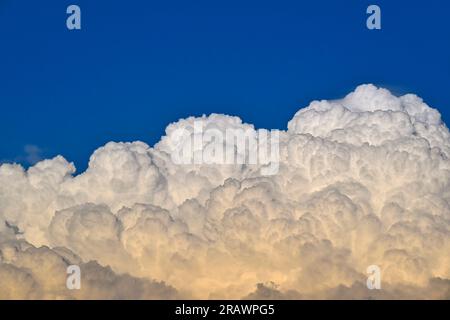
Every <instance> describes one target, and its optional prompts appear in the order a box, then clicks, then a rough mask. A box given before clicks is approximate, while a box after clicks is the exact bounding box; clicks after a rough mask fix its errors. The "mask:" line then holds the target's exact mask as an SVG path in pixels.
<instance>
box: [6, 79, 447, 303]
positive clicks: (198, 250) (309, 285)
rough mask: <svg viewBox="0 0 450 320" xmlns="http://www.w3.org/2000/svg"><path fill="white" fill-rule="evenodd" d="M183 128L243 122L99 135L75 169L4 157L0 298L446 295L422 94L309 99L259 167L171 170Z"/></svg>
mask: <svg viewBox="0 0 450 320" xmlns="http://www.w3.org/2000/svg"><path fill="white" fill-rule="evenodd" d="M195 121H202V123H203V125H204V127H205V128H214V129H215V130H220V131H225V130H227V129H233V128H237V129H244V130H254V131H255V129H254V127H253V126H252V125H249V124H244V123H242V121H241V120H240V119H239V118H237V117H230V116H225V115H217V114H213V115H210V116H203V117H201V118H188V119H184V120H180V121H178V122H176V123H173V124H170V125H169V126H168V127H167V129H166V135H165V136H164V137H162V139H161V140H160V142H158V143H157V144H156V145H155V146H154V147H150V146H148V145H147V144H145V143H143V142H133V143H113V142H110V143H108V144H107V145H105V146H104V147H101V148H99V149H98V150H96V151H95V152H94V154H93V155H92V156H91V159H90V162H89V167H88V169H87V170H86V172H84V173H81V174H79V175H75V167H74V165H73V164H72V163H69V162H68V161H67V160H65V159H64V158H63V157H61V156H58V157H56V158H54V159H50V160H44V161H41V162H39V163H37V164H36V165H34V166H33V167H31V168H29V169H28V170H25V169H24V168H22V167H21V166H19V165H16V164H3V165H1V166H0V288H1V289H2V290H0V292H1V293H0V294H1V295H2V296H0V298H18V297H19V298H105V299H107V298H269V299H290V298H292V299H302V298H313V299H323V298H362V299H365V298H389V299H391V298H392V299H394V298H450V160H449V156H450V133H449V130H448V129H447V127H446V126H445V124H444V123H443V122H442V121H441V118H440V114H439V112H438V111H437V110H435V109H432V108H430V107H429V106H427V105H426V104H425V103H424V102H423V101H422V99H420V98H419V97H417V96H415V95H412V94H408V95H405V96H401V97H396V96H394V95H392V94H391V93H390V92H389V91H388V90H385V89H381V88H377V87H375V86H373V85H363V86H359V87H358V88H356V90H355V91H354V92H352V93H350V94H349V95H347V96H346V97H345V98H343V99H341V100H334V101H314V102H312V103H311V104H310V105H309V106H308V107H306V108H303V109H301V110H299V111H298V112H297V113H296V114H295V116H294V117H293V119H292V120H291V121H289V123H288V130H287V131H280V132H279V134H280V136H279V139H280V140H279V141H280V145H279V152H280V157H279V158H280V159H279V160H280V161H279V171H278V173H277V174H275V175H271V176H265V175H264V174H262V169H263V166H262V165H252V166H249V165H246V164H234V165H229V164H228V165H218V164H202V163H200V164H182V165H180V164H174V163H173V162H172V161H171V153H172V152H174V150H176V149H177V148H178V147H179V146H180V144H183V143H185V141H183V140H180V139H179V137H178V136H177V135H176V134H175V132H177V129H180V128H183V129H185V130H188V131H189V132H192V134H195V133H194V132H193V131H192V130H191V129H192V126H193V123H194V122H195ZM255 132H256V131H255ZM202 147H205V146H202ZM71 263H77V264H80V266H81V269H82V275H83V276H82V281H83V282H82V288H83V289H82V290H80V291H76V290H74V291H69V290H67V289H66V287H65V277H66V272H65V268H66V266H67V265H69V264H71ZM369 265H378V266H379V267H380V269H381V271H382V280H381V283H382V289H381V290H368V289H367V288H366V285H365V284H366V278H367V274H366V268H367V267H368V266H369Z"/></svg>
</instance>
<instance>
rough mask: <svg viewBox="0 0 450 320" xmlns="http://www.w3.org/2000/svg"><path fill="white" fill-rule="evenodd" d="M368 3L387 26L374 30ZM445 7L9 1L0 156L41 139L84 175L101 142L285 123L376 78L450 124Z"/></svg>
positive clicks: (3, 31)
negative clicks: (227, 124)
mask: <svg viewBox="0 0 450 320" xmlns="http://www.w3.org/2000/svg"><path fill="white" fill-rule="evenodd" d="M70 4H77V5H79V6H80V7H81V11H82V30H80V31H69V30H67V28H66V17H67V14H66V8H67V6H68V5H70ZM370 4H377V5H379V6H380V7H381V10H382V30H381V31H370V30H368V29H367V28H366V27H365V24H366V18H367V14H366V8H367V6H368V5H370ZM449 16H450V4H449V1H445V0H441V1H438V0H427V1H412V0H409V1H406V0H395V1H392V0H387V1H380V0H374V1H361V0H346V1H338V0H333V1H331V0H329V1H323V0H315V1H299V0H296V1H282V0H277V1H275V0H274V1H262V0H258V1H245V0H240V1H234V0H226V1H222V0H208V1H195V0H192V1H186V0H182V1H181V0H179V1H178V0H177V1H173V0H165V1H151V0H142V1H137V0H129V1H100V0H96V1H92V0H90V1H88V0H72V1H64V0H39V1H37V0H36V1H23V0H0V39H1V44H0V46H1V47H0V58H1V59H0V108H1V113H0V114H1V117H0V146H1V148H0V160H1V159H3V160H5V159H9V160H11V159H12V160H14V159H15V160H19V161H22V162H25V163H24V164H26V160H25V158H24V147H25V146H26V145H36V146H39V147H40V148H41V149H42V150H43V154H42V156H44V157H52V156H54V155H57V154H62V155H64V156H65V157H66V158H67V159H68V160H70V161H74V162H75V164H76V166H77V167H78V169H81V170H84V168H85V167H86V164H87V161H88V157H89V155H90V154H91V153H92V151H93V150H95V149H96V148H98V147H99V146H101V145H103V144H104V143H105V142H108V141H134V140H142V141H145V142H147V143H149V144H153V143H155V142H156V141H157V140H159V137H160V136H161V135H162V134H163V132H164V128H165V127H166V125H167V124H168V123H170V122H173V121H176V120H177V119H179V118H182V117H186V116H188V115H201V114H203V113H205V114H209V113H213V112H216V113H226V114H232V115H238V116H240V117H241V118H242V119H243V120H244V121H245V122H249V123H253V124H255V125H256V126H257V127H265V128H281V129H285V128H286V124H287V121H288V120H289V119H290V118H291V117H292V116H293V114H294V113H295V111H297V110H298V109H299V108H300V107H303V106H306V105H307V104H308V103H309V102H310V101H311V100H313V99H328V98H339V97H342V96H343V95H345V94H346V93H348V92H349V91H350V90H352V89H353V88H354V87H355V86H357V85H358V84H361V83H369V82H370V83H375V84H377V85H380V86H384V87H387V88H389V89H391V90H393V91H394V92H395V93H397V94H402V93H407V92H414V93H417V94H419V95H420V96H422V97H423V98H424V99H425V101H426V102H427V103H428V104H430V105H432V106H433V107H436V108H438V109H439V110H440V111H441V113H442V114H443V116H444V120H446V122H447V123H449V122H450V24H449V22H448V21H449ZM31 149H33V148H31Z"/></svg>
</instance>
